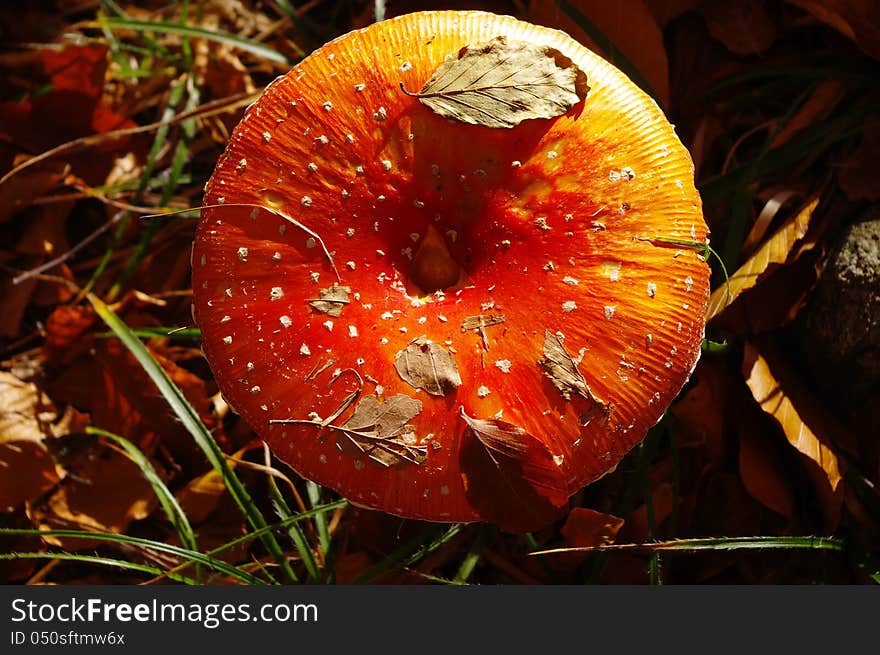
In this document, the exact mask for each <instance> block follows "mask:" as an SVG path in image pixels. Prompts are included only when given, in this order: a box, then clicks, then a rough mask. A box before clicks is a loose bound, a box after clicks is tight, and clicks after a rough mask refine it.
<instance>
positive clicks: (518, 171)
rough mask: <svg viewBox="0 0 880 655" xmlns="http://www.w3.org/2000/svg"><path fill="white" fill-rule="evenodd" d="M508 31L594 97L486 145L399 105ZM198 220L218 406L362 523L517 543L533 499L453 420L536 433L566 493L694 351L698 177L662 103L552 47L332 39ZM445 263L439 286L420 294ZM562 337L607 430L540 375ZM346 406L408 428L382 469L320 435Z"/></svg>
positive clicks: (474, 37) (584, 55)
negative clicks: (438, 357)
mask: <svg viewBox="0 0 880 655" xmlns="http://www.w3.org/2000/svg"><path fill="white" fill-rule="evenodd" d="M498 36H505V37H506V38H507V39H509V40H519V41H527V42H529V43H533V44H544V45H548V46H551V47H553V48H556V49H558V50H559V51H561V52H562V53H563V54H564V55H565V56H567V57H569V58H571V59H572V60H573V61H574V62H575V64H576V65H577V66H579V67H580V68H581V69H582V70H584V71H585V72H586V75H587V82H588V84H589V86H590V91H589V94H588V95H587V98H586V100H584V101H583V102H582V103H579V104H578V105H576V106H575V107H573V108H572V109H571V110H570V111H569V112H568V113H567V114H565V115H563V116H561V117H559V118H556V119H552V120H543V119H542V120H529V121H525V122H523V123H522V124H520V125H519V126H517V127H515V128H513V129H490V128H486V127H480V126H474V125H467V124H462V123H455V122H452V121H449V120H446V119H444V118H441V117H439V116H437V115H435V114H433V113H432V112H431V111H430V110H429V109H428V108H426V107H424V106H423V105H422V104H421V103H420V102H419V100H418V99H417V98H414V97H410V96H408V95H406V94H404V93H403V92H402V91H401V88H400V85H401V83H402V84H403V85H404V86H405V87H406V88H407V89H408V90H410V91H417V90H418V89H420V88H421V87H422V85H423V84H424V83H425V81H426V80H427V79H428V78H429V77H430V76H431V75H432V73H433V72H434V71H435V70H436V68H437V67H438V66H439V65H441V64H442V63H443V61H444V58H446V57H449V56H453V57H454V56H455V55H456V53H457V52H458V51H459V49H460V48H462V47H464V46H466V45H473V44H478V43H483V42H487V41H489V40H491V39H494V38H495V37H498ZM205 204H206V205H216V207H212V208H208V209H205V210H204V211H203V213H202V219H201V222H200V224H199V227H198V233H197V238H196V242H195V246H194V252H193V289H194V294H195V297H194V309H195V318H196V321H197V324H198V325H199V327H200V328H201V330H202V334H203V339H204V351H205V354H206V357H207V358H208V361H209V362H210V364H211V367H212V369H213V371H214V373H215V376H216V378H217V381H218V384H219V385H220V388H221V390H222V392H223V394H224V396H225V397H226V398H227V399H228V400H229V402H230V403H231V405H232V406H233V407H234V408H235V409H236V410H237V411H238V412H239V413H240V414H241V415H242V416H243V417H244V418H245V420H247V422H248V423H249V424H250V425H251V426H252V427H253V428H254V429H255V430H256V431H257V432H258V433H259V434H260V435H261V436H262V437H263V438H265V439H266V440H267V441H268V442H269V443H270V445H271V446H272V448H273V450H274V452H275V453H276V454H277V455H278V456H279V457H281V458H282V459H283V460H285V461H287V462H288V463H289V464H290V465H291V466H293V468H295V469H296V470H297V471H298V472H300V473H301V474H302V475H303V476H305V477H307V478H309V479H312V480H315V481H316V482H318V483H320V484H323V485H326V486H329V487H331V488H333V489H335V490H337V491H339V492H340V493H341V494H343V495H345V496H346V497H348V498H349V499H350V500H352V501H354V502H356V503H359V504H362V505H366V506H369V507H375V508H379V509H383V510H385V511H388V512H391V513H395V514H398V515H401V516H407V517H413V518H422V519H428V520H448V521H468V520H479V519H486V520H497V522H501V523H504V522H506V523H508V524H511V523H515V521H513V522H511V521H509V520H506V519H504V516H502V515H505V512H507V514H510V513H511V512H513V513H514V514H515V513H516V507H517V505H522V504H524V503H528V502H529V501H528V499H527V498H524V497H523V492H522V489H521V488H520V487H519V485H518V484H517V483H516V481H512V479H511V476H512V475H513V476H515V475H516V471H515V470H514V471H513V473H511V470H510V467H509V466H508V467H506V470H505V471H504V472H503V475H501V476H500V477H498V478H497V479H493V476H492V471H491V468H492V465H493V462H494V463H495V465H499V464H498V462H497V458H496V457H493V456H491V453H490V456H489V457H488V459H486V458H484V460H485V461H483V463H482V464H479V465H477V464H474V463H473V462H472V460H473V452H474V444H475V436H474V432H473V430H471V428H469V427H468V425H467V423H466V421H465V419H464V418H463V416H462V414H466V415H467V416H469V417H472V418H474V419H479V420H484V421H496V423H494V425H496V426H499V425H504V426H508V425H509V426H512V427H511V428H510V429H520V428H521V429H522V430H523V431H525V432H526V433H528V434H529V435H531V437H530V438H534V440H536V441H537V443H539V444H542V446H541V448H542V452H546V453H547V454H549V455H550V457H551V459H548V462H551V464H550V465H551V466H553V467H555V468H556V470H555V471H554V475H557V476H558V478H559V479H560V480H562V484H563V485H564V488H565V492H566V494H571V493H574V492H575V491H577V490H578V489H579V488H581V487H582V486H583V485H585V484H587V483H589V482H590V481H592V480H595V479H596V478H598V477H600V476H602V475H603V474H605V473H607V472H608V471H609V470H611V469H613V468H614V466H616V465H617V463H618V462H619V461H620V459H621V458H622V457H623V455H624V454H625V453H626V452H627V451H628V450H629V449H630V448H631V447H632V446H633V445H635V444H636V443H638V442H639V441H640V440H641V439H642V438H643V437H644V435H645V433H646V431H647V429H648V428H649V427H650V426H651V425H653V424H654V423H655V422H656V421H657V420H658V419H659V417H660V416H661V415H662V413H663V411H664V409H665V408H666V406H667V405H668V404H669V402H670V401H671V400H672V398H673V397H674V396H675V394H676V393H677V392H678V391H679V390H680V388H681V386H682V385H683V383H684V381H685V380H686V379H687V377H688V375H689V374H690V372H691V371H692V370H693V367H694V365H695V363H696V360H697V358H698V355H699V346H700V340H701V337H702V334H703V329H704V315H705V308H706V303H707V298H708V267H707V266H706V265H705V263H704V261H703V260H702V258H701V257H700V256H699V255H698V254H697V252H695V251H694V250H693V249H690V248H687V247H683V246H681V245H678V246H676V245H671V244H673V243H678V244H681V243H683V242H697V243H699V242H705V241H706V238H707V234H706V226H705V224H704V221H703V218H702V214H701V210H700V202H699V196H698V194H697V192H696V190H695V189H694V185H693V167H692V163H691V160H690V158H689V156H688V154H687V152H686V150H685V149H684V147H683V146H682V145H681V143H680V142H679V140H678V139H677V138H676V137H675V135H674V133H673V130H672V128H671V126H670V125H669V124H668V123H667V122H666V120H665V118H664V117H663V115H662V112H661V111H660V110H659V108H658V107H657V106H656V104H655V103H654V102H653V101H652V100H650V98H648V97H647V96H646V95H644V94H643V93H642V92H641V91H639V90H638V89H637V88H636V87H635V86H634V85H633V84H632V83H631V82H630V81H629V80H628V79H627V78H626V77H625V76H624V75H623V74H621V73H620V72H619V71H618V70H617V69H615V68H614V67H612V66H611V65H609V64H608V63H607V62H605V61H604V60H602V59H601V58H599V57H598V56H596V55H594V54H593V53H591V52H589V51H588V50H587V49H585V48H584V47H583V46H581V45H579V44H578V43H576V42H575V41H573V40H572V39H571V38H570V37H568V36H566V35H565V34H563V33H561V32H558V31H555V30H550V29H546V28H541V27H536V26H533V25H530V24H527V23H523V22H520V21H516V20H514V19H512V18H508V17H500V16H495V15H492V14H486V13H480V12H430V13H429V12H426V13H419V14H410V15H407V16H402V17H400V18H397V19H394V20H389V21H386V22H382V23H379V24H376V25H372V26H371V27H369V28H366V29H364V30H360V31H357V32H352V33H350V34H348V35H346V36H343V37H341V38H339V39H337V40H335V41H333V42H331V43H330V44H328V45H326V46H324V47H323V48H321V49H319V50H317V51H315V52H314V53H313V54H312V55H310V56H309V57H308V58H306V59H305V60H303V61H302V62H301V63H300V64H299V65H298V66H297V67H296V68H294V69H293V70H292V71H291V72H290V73H288V74H287V75H285V76H283V77H281V78H279V79H278V80H276V81H275V82H274V83H272V85H270V87H269V88H268V89H267V90H266V92H265V93H264V95H263V96H262V97H261V98H260V100H259V101H258V102H257V103H256V104H254V105H253V106H252V107H250V108H249V110H248V111H247V113H246V115H245V117H244V119H243V120H242V122H241V123H240V125H239V126H238V127H237V128H236V130H235V132H234V134H233V136H232V138H231V141H230V143H229V146H228V148H227V150H226V152H225V154H224V155H223V157H222V158H221V160H220V161H219V163H218V165H217V168H216V171H215V173H214V175H213V177H212V178H211V181H210V183H209V184H208V187H207V192H206V197H205ZM240 205H247V206H240ZM431 252H434V253H435V255H436V253H438V252H439V253H440V254H439V255H438V256H437V257H439V259H437V258H434V259H432V258H428V259H427V261H429V262H436V261H439V262H440V263H441V264H442V265H443V266H446V268H447V269H448V270H447V271H446V272H445V273H444V272H442V271H441V273H440V274H438V275H434V276H433V277H432V276H431V275H428V277H427V280H426V278H425V277H424V273H423V272H420V270H421V269H423V268H424V262H425V261H426V260H425V256H426V255H425V253H431ZM432 257H433V256H432ZM429 268H430V267H429ZM449 270H452V271H454V273H449V272H448V271H449ZM334 285H336V287H335V288H334ZM432 287H445V289H443V290H441V291H440V292H438V293H430V292H432V291H435V289H434V288H432ZM322 299H323V300H324V302H322ZM502 317H503V318H502ZM548 339H549V340H551V341H553V340H555V342H556V343H559V344H562V346H563V347H564V349H565V352H566V353H567V355H569V356H570V357H571V360H572V362H573V363H574V365H575V366H576V367H577V370H578V371H579V373H580V374H581V375H582V376H583V379H584V381H585V382H586V384H587V385H588V386H589V390H590V391H591V393H592V395H593V396H594V397H595V399H597V400H598V401H600V402H601V408H602V411H601V412H599V413H598V414H597V413H596V411H595V410H596V403H594V402H591V401H590V400H588V399H587V398H586V397H583V395H579V394H576V393H575V394H566V395H569V398H568V399H566V398H565V397H564V395H563V394H562V393H561V392H560V389H559V388H558V386H557V385H555V384H554V381H553V380H551V379H550V377H548V375H547V374H546V373H547V368H546V366H543V365H542V364H541V363H539V362H540V361H541V360H542V359H545V356H546V347H547V344H548ZM414 340H419V341H418V343H419V344H421V348H423V349H424V350H427V349H429V348H437V349H438V350H437V351H436V352H440V350H439V349H442V351H443V352H445V353H448V355H449V356H451V358H452V360H453V362H454V364H455V367H456V369H457V372H458V375H459V376H460V378H461V384H460V386H457V387H456V386H454V385H450V384H447V385H446V386H444V387H443V389H442V391H441V392H440V394H438V395H433V394H430V393H427V392H426V391H425V389H418V388H415V387H414V386H413V385H412V384H411V382H408V381H406V380H404V379H403V378H402V377H401V375H400V374H399V372H398V369H397V368H396V367H395V361H396V358H398V357H399V354H400V353H401V352H403V351H406V350H407V348H410V349H412V348H413V347H415V346H414V345H413V342H414ZM431 344H433V345H431ZM444 356H445V355H444ZM441 386H442V385H441ZM357 390H359V391H360V395H359V396H358V397H357V398H356V399H354V401H353V402H349V403H347V402H346V399H351V396H350V394H352V392H354V391H357ZM413 401H418V403H419V404H418V405H414V404H413ZM360 403H366V404H365V405H364V406H363V407H361V405H360ZM340 408H343V411H342V412H341V413H339V414H338V415H337V412H338V410H339V409H340ZM358 408H361V409H362V410H364V411H366V412H367V413H368V414H369V412H368V411H367V410H372V416H373V417H374V418H375V417H376V416H379V415H382V414H383V411H384V410H388V411H389V412H390V414H391V417H390V418H389V419H388V421H386V423H389V422H390V423H389V424H390V425H392V428H393V427H394V426H395V425H396V426H397V427H398V428H400V427H401V426H402V425H403V423H405V424H406V428H405V429H403V430H400V429H397V430H396V431H395V430H393V429H392V430H391V432H394V433H395V434H394V436H393V438H392V439H391V440H389V441H388V444H390V451H393V452H390V453H384V455H383V456H382V457H378V458H376V457H370V456H369V453H368V452H365V450H364V448H363V440H361V444H360V445H358V444H357V439H355V440H352V439H350V438H348V437H347V436H346V435H345V433H344V432H342V431H339V430H336V429H334V428H332V427H320V426H319V425H318V423H320V422H322V421H323V422H329V423H331V424H332V425H336V426H341V425H345V424H346V421H351V418H352V416H353V414H354V413H355V412H356V411H357V410H358ZM415 409H417V410H418V411H417V412H416V413H415V414H414V415H413V412H414V411H415ZM395 411H397V412H398V413H397V414H395V413H394V412H395ZM328 419H330V420H329V421H328ZM279 420H293V421H314V422H315V423H312V424H305V425H304V424H302V423H273V422H270V421H279ZM378 421H379V422H381V421H382V419H378ZM497 421H503V422H504V423H503V424H502V423H497ZM360 423H363V421H360ZM348 425H349V426H355V427H357V426H358V425H359V422H358V421H357V420H355V421H353V422H349V423H348ZM373 428H375V426H373ZM386 428H387V425H386ZM393 442H396V443H393ZM468 453H470V454H468ZM478 459H479V458H478ZM487 461H488V462H489V464H488V469H487V468H486V462H487ZM499 466H500V465H499ZM515 468H516V467H514V469H515ZM524 468H525V467H524ZM545 468H546V467H545Z"/></svg>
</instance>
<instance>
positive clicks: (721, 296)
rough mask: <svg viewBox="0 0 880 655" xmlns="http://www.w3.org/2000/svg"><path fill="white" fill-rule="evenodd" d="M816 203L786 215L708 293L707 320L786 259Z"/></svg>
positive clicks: (804, 233) (802, 232)
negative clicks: (760, 244) (766, 236)
mask: <svg viewBox="0 0 880 655" xmlns="http://www.w3.org/2000/svg"><path fill="white" fill-rule="evenodd" d="M818 204H819V199H818V198H816V199H814V200H812V201H811V202H809V203H808V204H807V206H806V207H804V208H803V209H802V210H801V211H800V212H798V213H797V214H795V215H794V216H792V217H791V218H789V219H788V220H787V221H786V222H785V224H784V225H783V226H782V227H780V228H779V229H778V230H777V231H776V232H774V234H773V236H771V237H770V238H769V239H768V240H767V241H766V242H765V243H764V244H763V245H762V246H761V247H760V248H758V249H757V250H756V251H755V253H754V254H753V255H752V256H751V257H749V259H748V260H747V261H746V262H745V263H744V264H743V265H742V266H740V267H739V268H738V269H737V271H736V273H734V274H733V275H732V276H731V277H730V280H729V281H728V283H727V284H724V285H722V286H721V287H719V288H718V289H715V291H713V292H712V296H711V298H709V309H708V310H707V313H706V317H707V320H711V319H712V318H714V317H715V316H717V315H718V314H720V313H721V312H722V311H723V310H724V309H726V308H727V307H728V306H729V305H730V304H731V303H733V301H734V300H736V298H737V297H738V296H739V295H740V294H741V293H743V292H744V291H748V290H749V289H751V288H752V287H754V286H755V285H756V284H758V283H759V282H760V281H761V280H762V279H763V277H764V276H765V275H766V274H767V273H768V271H770V270H771V269H772V268H775V267H777V266H778V265H782V264H784V263H786V262H787V261H788V260H789V256H790V255H791V253H792V249H793V247H794V245H795V244H796V243H797V242H798V241H799V240H801V239H803V238H804V236H806V234H807V230H808V229H809V227H810V220H811V219H812V217H813V212H814V211H815V209H816V207H817V206H818Z"/></svg>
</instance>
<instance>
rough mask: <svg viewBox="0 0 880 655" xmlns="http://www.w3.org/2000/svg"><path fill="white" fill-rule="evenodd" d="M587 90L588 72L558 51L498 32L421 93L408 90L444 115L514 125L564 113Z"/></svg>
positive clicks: (464, 53)
mask: <svg viewBox="0 0 880 655" xmlns="http://www.w3.org/2000/svg"><path fill="white" fill-rule="evenodd" d="M588 89H589V87H588V86H587V76H586V74H585V73H584V72H583V71H582V70H580V69H579V68H578V67H577V66H576V65H575V64H574V62H572V61H571V59H569V58H568V57H566V56H565V55H564V54H563V53H561V52H559V51H558V50H556V49H554V48H550V47H547V46H537V45H533V44H531V43H527V42H524V41H508V40H507V39H506V38H505V37H503V36H499V37H496V38H494V39H492V40H491V41H489V42H488V43H483V44H480V45H472V46H465V47H464V48H462V49H461V50H460V51H459V53H458V59H454V60H452V61H448V62H446V63H444V64H441V66H440V67H439V68H438V69H437V70H436V71H435V72H434V74H433V75H432V76H431V78H430V79H429V80H428V81H427V82H425V86H423V87H422V90H421V91H419V92H418V93H409V92H406V93H408V94H409V95H413V96H415V97H417V98H418V99H419V101H420V102H421V103H422V104H423V105H425V106H426V107H428V109H430V110H431V111H433V112H435V113H437V114H439V115H440V116H443V117H444V118H451V119H453V120H456V121H460V122H462V123H470V124H471V125H483V126H485V127H494V128H510V127H515V126H516V125H519V124H520V123H521V122H522V121H524V120H527V119H532V118H555V117H556V116H561V115H562V114H564V113H565V112H567V111H568V110H569V109H571V108H572V107H574V106H575V105H576V104H577V103H579V102H580V101H581V100H583V99H584V98H586V96H587V90H588Z"/></svg>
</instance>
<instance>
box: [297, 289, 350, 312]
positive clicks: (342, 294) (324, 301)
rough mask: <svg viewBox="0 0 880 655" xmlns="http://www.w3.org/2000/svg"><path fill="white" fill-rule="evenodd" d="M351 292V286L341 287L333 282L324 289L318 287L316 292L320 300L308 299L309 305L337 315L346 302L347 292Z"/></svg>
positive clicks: (319, 310)
mask: <svg viewBox="0 0 880 655" xmlns="http://www.w3.org/2000/svg"><path fill="white" fill-rule="evenodd" d="M350 293H351V287H341V286H339V285H338V284H334V285H333V286H332V287H327V288H326V289H319V290H318V294H319V295H320V296H321V298H320V300H309V301H308V302H309V305H311V306H312V308H313V309H315V310H316V311H318V312H321V313H324V314H327V315H329V316H334V317H336V316H339V315H341V314H342V310H343V308H344V307H345V306H346V305H347V304H348V294H350Z"/></svg>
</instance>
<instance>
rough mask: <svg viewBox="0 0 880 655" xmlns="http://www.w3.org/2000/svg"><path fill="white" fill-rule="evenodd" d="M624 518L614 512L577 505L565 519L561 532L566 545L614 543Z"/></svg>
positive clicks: (584, 545)
mask: <svg viewBox="0 0 880 655" xmlns="http://www.w3.org/2000/svg"><path fill="white" fill-rule="evenodd" d="M623 523H624V520H623V519H622V518H620V517H617V516H614V515H613V514H605V513H604V512H597V511H596V510H594V509H589V508H588V507H575V508H574V509H573V510H571V512H570V513H569V515H568V518H567V519H566V520H565V525H563V526H562V529H561V530H560V533H561V534H562V536H563V538H564V539H565V545H566V546H580V547H588V546H604V545H606V544H612V543H614V539H615V537H617V533H618V532H619V531H620V528H621V527H623Z"/></svg>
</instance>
